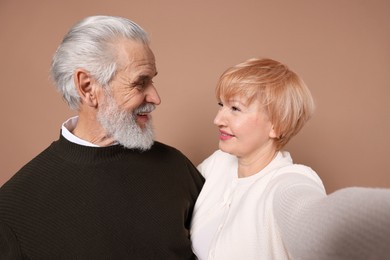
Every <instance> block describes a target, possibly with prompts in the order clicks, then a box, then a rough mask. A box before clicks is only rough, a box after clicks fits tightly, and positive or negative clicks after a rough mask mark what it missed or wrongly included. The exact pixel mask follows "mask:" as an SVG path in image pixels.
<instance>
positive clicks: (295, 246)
mask: <svg viewBox="0 0 390 260" xmlns="http://www.w3.org/2000/svg"><path fill="white" fill-rule="evenodd" d="M297 178H300V177H297ZM302 178H304V177H302ZM305 182H306V183H303V184H302V182H300V183H299V181H296V182H295V184H294V183H287V185H280V186H279V187H281V188H279V189H278V190H277V191H276V193H275V198H274V208H275V211H274V214H275V218H276V221H277V223H278V226H279V228H280V233H281V235H282V239H283V241H284V243H285V245H286V247H287V250H288V251H289V253H290V254H291V256H292V258H293V259H302V260H306V259H308V260H309V259H310V260H312V259H316V260H322V259H324V260H325V259H327V260H328V259H332V260H341V259H343V260H347V259H348V260H350V259H354V260H359V259H362V260H363V259H390V190H389V189H374V188H344V189H341V190H338V191H336V192H334V193H332V194H330V195H324V194H323V193H321V192H320V191H319V189H317V188H316V187H315V185H310V184H308V181H307V179H306V180H305Z"/></svg>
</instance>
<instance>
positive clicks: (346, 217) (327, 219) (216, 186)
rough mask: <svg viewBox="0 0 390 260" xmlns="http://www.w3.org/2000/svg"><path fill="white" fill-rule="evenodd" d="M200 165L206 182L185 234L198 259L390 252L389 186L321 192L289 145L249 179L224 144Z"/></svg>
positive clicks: (378, 255)
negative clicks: (239, 174) (188, 232)
mask: <svg viewBox="0 0 390 260" xmlns="http://www.w3.org/2000/svg"><path fill="white" fill-rule="evenodd" d="M198 169H199V170H200V171H201V173H202V175H203V176H204V177H205V178H206V182H205V185H204V187H203V190H202V192H201V194H200V195H199V197H198V200H197V202H196V205H195V209H194V216H193V221H192V226H191V239H192V242H193V249H194V252H195V254H196V255H197V256H198V257H199V259H200V260H204V259H218V260H219V259H221V260H222V259H223V260H229V259H232V260H236V259H245V260H251V259H266V260H271V259H275V260H282V259H300V260H306V259H307V260H313V259H315V260H322V259H324V260H325V259H327V260H328V259H332V260H337V259H343V260H347V259H348V260H349V259H354V260H357V259H362V260H363V259H390V258H389V257H390V247H389V245H390V190H385V189H368V188H346V189H342V190H340V191H337V192H335V193H333V194H330V195H326V193H325V190H324V187H323V185H322V182H321V180H320V179H319V177H318V176H317V174H316V173H315V172H314V171H313V170H311V169H310V168H309V167H306V166H304V165H297V164H293V162H292V159H291V157H290V155H289V153H287V152H279V153H278V154H277V156H276V157H275V159H274V160H273V161H272V162H271V163H270V164H269V165H267V166H266V167H265V168H264V169H263V170H261V171H260V172H259V173H257V174H255V175H252V176H250V177H247V178H238V177H237V158H236V157H235V156H232V155H229V154H227V153H224V152H222V151H216V152H215V153H214V154H213V155H211V156H210V157H209V158H207V159H206V160H205V161H204V162H203V163H202V164H201V165H199V167H198Z"/></svg>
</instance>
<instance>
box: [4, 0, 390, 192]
mask: <svg viewBox="0 0 390 260" xmlns="http://www.w3.org/2000/svg"><path fill="white" fill-rule="evenodd" d="M389 13H390V1H387V0H383V1H380V0H370V1H368V0H364V1H362V0H349V1H347V0H323V1H312V0H297V1H289V0H286V1H265V0H264V1H263V0H257V1H255V0H239V1H238V0H237V1H228V0H214V1H213V0H207V1H206V0H205V1H201V0H198V1H189V0H172V1H170V0H166V1H162V0H160V1H157V0H132V1H130V0H126V1H125V0H123V1H120V0H111V1H97V0H94V1H92V0H88V1H82V0H77V1H76V0H67V1H60V0H57V1H56V0H50V1H49V0H48V1H39V0H37V1H28V0H25V1H20V0H0V37H1V40H0V75H1V95H0V113H1V134H0V153H1V154H0V160H1V162H0V185H1V184H3V183H4V182H5V181H6V180H7V179H9V178H10V177H11V176H12V175H13V174H14V173H15V172H16V171H17V170H18V169H19V168H20V167H22V166H23V165H24V164H25V163H26V162H28V161H29V160H30V159H31V158H32V157H33V156H35V155H36V154H38V153H39V152H40V151H42V150H43V149H44V148H46V147H47V146H48V145H49V144H50V143H51V142H52V141H53V140H55V139H57V138H58V134H59V127H60V125H61V123H62V122H63V121H64V120H65V119H67V118H68V117H69V116H71V115H73V114H74V113H73V112H72V111H70V110H69V109H68V108H67V106H66V105H65V103H64V102H63V101H62V100H61V98H60V96H59V95H58V94H57V93H56V91H55V90H54V88H53V87H52V85H51V83H50V81H49V79H48V70H49V65H50V60H51V56H52V54H53V52H54V50H55V49H56V47H57V45H58V44H59V42H60V41H61V39H62V36H63V35H64V34H65V33H66V32H67V30H68V29H69V27H70V26H72V25H73V24H74V23H75V22H76V21H78V20H79V19H81V18H83V17H85V16H89V15H96V14H109V15H119V16H124V17H127V18H130V19H132V20H134V21H136V22H137V23H139V24H140V25H141V26H142V27H143V28H144V29H145V30H147V31H148V32H149V34H150V36H151V39H152V49H153V50H154V52H155V55H156V58H157V62H158V63H157V65H158V70H159V76H158V77H157V78H156V86H157V88H158V91H159V94H160V96H161V98H162V101H163V102H162V104H161V105H160V107H159V108H158V109H157V110H156V112H155V113H154V122H155V128H156V132H157V139H158V140H160V141H163V142H166V143H168V144H170V145H173V146H175V147H177V148H179V149H180V150H182V151H183V153H185V154H186V155H187V156H188V157H189V158H190V159H191V160H192V161H193V162H194V164H198V163H199V162H201V160H203V159H204V158H205V157H207V156H208V155H209V154H210V153H211V152H212V151H214V150H215V149H216V148H217V143H218V142H217V135H216V133H217V131H216V127H214V126H213V124H212V120H213V117H214V115H215V113H216V110H217V105H216V101H215V99H214V94H213V93H214V92H213V91H214V86H215V83H216V81H217V78H218V77H219V75H220V74H221V73H222V72H223V71H224V70H225V69H226V68H227V67H229V66H231V65H234V64H236V63H238V62H241V61H243V60H246V59H248V58H251V57H270V58H274V59H277V60H280V61H282V62H285V63H287V64H288V65H289V66H290V67H291V68H292V69H294V70H295V71H296V72H298V73H299V74H300V75H301V76H302V77H303V79H304V80H305V81H306V83H307V84H308V85H309V87H310V88H311V90H312V93H313V95H314V97H315V99H316V102H317V111H316V114H315V116H314V118H313V119H312V120H311V121H310V122H309V123H308V125H306V127H305V128H304V129H303V131H302V132H301V133H300V134H299V135H298V136H297V137H296V138H295V139H294V140H293V141H292V143H291V144H290V145H289V146H288V150H289V151H290V152H291V153H292V155H293V157H294V159H295V161H296V162H299V163H303V164H307V165H310V166H311V167H312V168H314V169H315V170H316V171H317V172H318V173H319V175H320V176H321V178H322V179H323V181H324V183H325V185H326V187H327V190H328V192H332V191H334V190H335V189H338V188H342V187H346V186H377V187H390V172H389V167H388V166H387V160H389V159H388V154H389V153H388V148H389V146H390V138H389V133H390V121H389V119H390V102H389V99H390V88H389V87H390V76H389V75H390V72H389V71H390V15H389Z"/></svg>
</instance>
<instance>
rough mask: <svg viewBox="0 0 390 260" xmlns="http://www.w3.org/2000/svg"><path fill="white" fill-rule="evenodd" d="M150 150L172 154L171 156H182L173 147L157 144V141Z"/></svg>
mask: <svg viewBox="0 0 390 260" xmlns="http://www.w3.org/2000/svg"><path fill="white" fill-rule="evenodd" d="M152 150H154V151H158V152H164V153H172V154H177V155H180V156H184V155H183V153H182V152H181V151H180V150H179V149H177V148H175V147H173V146H170V145H168V144H165V143H162V142H159V141H154V143H153V146H152Z"/></svg>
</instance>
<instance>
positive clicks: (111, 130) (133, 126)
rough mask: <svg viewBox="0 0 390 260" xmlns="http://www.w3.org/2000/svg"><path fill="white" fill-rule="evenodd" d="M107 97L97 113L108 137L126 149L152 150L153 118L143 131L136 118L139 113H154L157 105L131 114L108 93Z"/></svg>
mask: <svg viewBox="0 0 390 260" xmlns="http://www.w3.org/2000/svg"><path fill="white" fill-rule="evenodd" d="M105 97H106V100H105V102H104V103H103V104H101V105H100V109H99V111H98V113H97V120H98V121H99V123H100V124H101V125H102V127H103V128H104V129H105V130H106V132H107V134H108V136H109V137H112V138H113V139H114V140H115V141H117V142H118V143H119V144H121V145H123V146H124V147H126V148H130V149H140V150H142V151H146V150H148V149H150V147H152V145H153V142H154V141H153V139H154V132H153V128H152V122H151V118H149V120H148V121H147V122H146V124H145V126H144V128H143V129H142V128H141V127H140V126H139V125H138V124H137V122H136V117H137V113H139V112H151V111H153V110H154V108H155V105H153V104H150V103H147V104H143V105H141V106H139V107H138V108H137V109H135V110H134V111H133V112H132V113H131V114H130V113H129V112H128V111H125V110H122V109H121V108H120V107H119V106H118V105H117V103H116V101H115V100H114V98H112V96H111V95H110V93H108V91H105ZM149 116H150V115H149Z"/></svg>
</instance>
